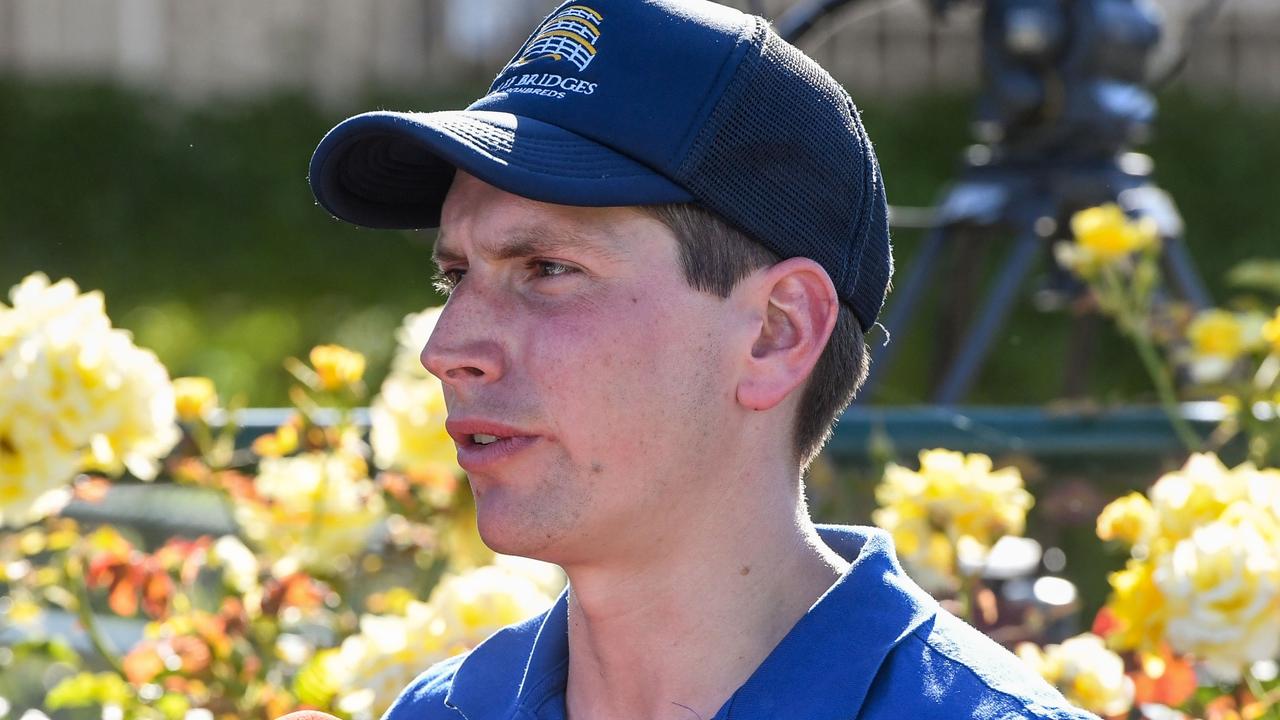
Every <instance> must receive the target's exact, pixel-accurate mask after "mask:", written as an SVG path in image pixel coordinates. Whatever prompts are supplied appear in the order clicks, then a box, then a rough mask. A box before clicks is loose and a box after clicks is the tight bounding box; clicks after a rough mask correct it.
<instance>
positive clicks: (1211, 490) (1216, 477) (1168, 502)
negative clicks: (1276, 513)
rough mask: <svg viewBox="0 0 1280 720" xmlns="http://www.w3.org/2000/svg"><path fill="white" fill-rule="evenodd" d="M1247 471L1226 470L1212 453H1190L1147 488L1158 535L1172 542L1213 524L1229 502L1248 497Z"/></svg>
mask: <svg viewBox="0 0 1280 720" xmlns="http://www.w3.org/2000/svg"><path fill="white" fill-rule="evenodd" d="M1249 483H1250V481H1249V477H1248V474H1247V472H1246V473H1240V472H1234V471H1231V470H1228V469H1227V467H1226V466H1225V465H1223V464H1222V461H1221V460H1219V459H1218V456H1217V455H1215V454H1213V453H1194V454H1192V455H1191V457H1190V458H1188V459H1187V462H1186V463H1185V464H1184V465H1183V466H1182V468H1181V469H1179V470H1175V471H1173V472H1170V473H1166V474H1165V475H1163V476H1161V478H1160V479H1159V480H1157V481H1156V482H1155V484H1154V485H1152V486H1151V490H1150V492H1149V495H1150V497H1151V505H1152V507H1153V508H1154V509H1155V511H1156V516H1157V517H1158V518H1159V524H1160V530H1159V532H1160V534H1161V535H1163V536H1164V537H1165V538H1167V539H1169V540H1170V541H1173V542H1176V541H1177V540H1180V539H1182V538H1185V537H1187V536H1189V535H1190V534H1191V533H1192V532H1193V531H1194V530H1195V529H1196V528H1197V527H1200V526H1202V525H1207V524H1209V523H1211V522H1214V521H1216V520H1217V519H1218V518H1219V517H1220V516H1221V515H1222V511H1223V510H1225V509H1226V508H1227V506H1229V505H1230V504H1231V503H1233V502H1236V501H1237V500H1241V499H1244V498H1247V497H1248V494H1249Z"/></svg>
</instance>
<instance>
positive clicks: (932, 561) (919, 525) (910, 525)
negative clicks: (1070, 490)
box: [873, 450, 1033, 588]
mask: <svg viewBox="0 0 1280 720" xmlns="http://www.w3.org/2000/svg"><path fill="white" fill-rule="evenodd" d="M876 501H877V502H878V503H879V505H880V506H881V510H880V511H878V512H877V513H876V514H875V515H873V519H874V521H875V522H876V524H878V525H879V526H880V527H882V528H884V529H885V530H887V531H889V533H890V534H891V535H893V536H894V541H895V544H899V543H900V544H901V546H900V547H899V548H898V549H899V556H900V557H901V558H902V560H903V563H904V564H905V565H907V566H908V570H909V571H911V572H913V573H914V575H915V576H917V578H918V581H919V582H923V583H925V584H927V585H931V586H933V587H935V588H936V587H938V586H939V585H942V584H943V583H940V582H938V578H937V577H936V575H937V574H939V573H946V572H951V571H952V570H953V569H954V568H955V563H956V555H955V553H956V550H957V549H958V548H961V547H963V548H965V549H966V550H972V551H973V552H966V556H965V558H961V559H963V560H965V565H966V566H967V569H963V570H965V571H966V572H975V571H976V570H977V569H978V568H979V567H980V566H981V563H982V562H983V560H984V556H985V554H986V552H987V551H989V550H990V548H991V546H992V545H993V544H995V542H996V541H997V540H999V539H1000V538H1001V537H1003V536H1005V535H1021V534H1022V531H1023V529H1024V527H1025V524H1026V516H1027V510H1028V509H1030V508H1031V505H1032V503H1033V498H1032V496H1031V494H1030V493H1028V492H1027V491H1026V490H1025V489H1024V488H1023V486H1022V476H1021V474H1020V473H1019V472H1018V469H1017V468H1012V467H1011V468H1003V469H1001V470H994V471H993V470H992V463H991V458H990V457H987V456H986V455H983V454H981V453H974V454H969V455H966V454H964V453H959V452H953V451H950V450H925V451H922V452H921V453H920V470H918V471H915V470H911V469H909V468H905V467H902V466H899V465H897V464H892V463H891V464H890V465H889V466H888V467H886V468H885V475H884V479H883V480H882V481H881V483H880V485H879V486H877V488H876ZM937 536H941V538H943V540H939V539H938V537H937ZM943 541H945V542H946V544H947V548H948V550H947V551H946V552H943V551H942V545H941V543H942V542H943ZM931 575H932V576H935V577H933V578H931V579H930V578H929V576H931ZM949 584H954V583H949Z"/></svg>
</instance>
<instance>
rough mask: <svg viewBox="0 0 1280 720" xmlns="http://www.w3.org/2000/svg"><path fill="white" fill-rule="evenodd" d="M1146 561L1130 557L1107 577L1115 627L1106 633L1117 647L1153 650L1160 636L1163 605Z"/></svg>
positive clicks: (1153, 651)
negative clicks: (1122, 565)
mask: <svg viewBox="0 0 1280 720" xmlns="http://www.w3.org/2000/svg"><path fill="white" fill-rule="evenodd" d="M1153 570H1154V569H1153V567H1152V565H1151V563H1150V562H1146V561H1142V560H1134V559H1130V560H1129V562H1128V563H1127V564H1126V565H1125V567H1124V569H1123V570H1117V571H1116V572H1113V573H1111V574H1110V575H1109V576H1107V580H1108V582H1109V583H1110V584H1111V598H1110V600H1109V601H1108V603H1107V605H1108V607H1110V608H1111V612H1112V614H1113V615H1114V617H1115V619H1116V621H1117V622H1118V623H1119V627H1118V628H1117V629H1116V632H1115V633H1114V634H1112V635H1110V636H1108V641H1109V642H1110V643H1111V644H1112V646H1113V647H1115V648H1116V649H1118V650H1138V651H1141V652H1151V653H1157V652H1158V651H1159V649H1160V643H1161V641H1162V640H1163V639H1164V631H1165V604H1164V597H1163V596H1162V595H1161V593H1160V589H1159V588H1158V587H1157V586H1156V584H1155V580H1154V578H1153V577H1152V575H1153Z"/></svg>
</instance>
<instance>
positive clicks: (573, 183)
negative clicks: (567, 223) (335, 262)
mask: <svg viewBox="0 0 1280 720" xmlns="http://www.w3.org/2000/svg"><path fill="white" fill-rule="evenodd" d="M456 168H461V169H462V170H464V171H466V172H467V173H468V174H471V175H474V176H476V177H478V178H480V179H481V180H484V181H485V182H487V183H489V184H490V185H493V186H495V187H498V188H501V189H503V190H506V191H507V192H510V193H514V194H516V195H520V196H522V197H527V198H530V199H533V200H541V201H543V202H551V203H559V204H563V205H583V206H591V207H604V206H613V205H653V204H660V203H673V202H689V201H691V200H693V196H692V195H690V194H689V192H688V191H686V190H685V189H684V188H682V187H680V186H679V185H676V184H675V183H673V182H671V181H670V180H668V179H667V178H666V177H664V176H662V175H660V174H659V173H657V172H655V171H654V170H652V169H650V168H649V167H647V166H645V165H642V164H640V163H638V162H636V161H635V160H632V159H631V158H629V157H627V156H625V155H622V154H620V153H618V152H615V151H614V150H612V149H610V148H608V147H606V146H604V145H601V144H599V143H596V142H593V141H591V140H588V139H586V138H584V137H582V136H581V135H577V134H575V133H571V132H569V131H567V130H564V129H561V128H559V127H556V126H554V125H550V124H548V123H544V122H540V121H538V120H532V119H530V118H527V117H520V116H516V115H512V114H510V113H500V112H489V111H475V110H459V111H444V112H431V113H395V112H371V113H365V114H363V115H357V116H355V117H352V118H349V119H347V120H346V121H344V122H342V123H341V124H339V125H338V126H337V127H335V128H334V129H333V130H330V131H329V134H328V135H326V136H325V137H324V140H322V141H321V142H320V145H319V146H318V147H317V148H316V152H315V154H314V155H313V156H312V158H311V168H310V173H309V178H310V181H311V190H312V192H313V193H315V196H316V200H318V201H319V202H320V205H321V206H323V207H324V208H325V209H326V210H328V211H329V212H330V213H332V214H333V215H334V216H336V217H338V218H340V219H342V220H346V221H348V222H352V223H355V224H357V225H363V226H365V227H370V228H402V229H403V228H431V227H436V226H438V225H439V222H440V206H441V205H442V204H443V203H444V196H445V193H447V192H448V190H449V185H450V183H451V182H452V180H453V175H454V171H455V169H456Z"/></svg>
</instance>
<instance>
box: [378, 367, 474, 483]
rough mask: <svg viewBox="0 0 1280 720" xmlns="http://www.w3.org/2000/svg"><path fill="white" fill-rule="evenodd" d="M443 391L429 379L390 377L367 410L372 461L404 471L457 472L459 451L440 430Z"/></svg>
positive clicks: (382, 466)
mask: <svg viewBox="0 0 1280 720" xmlns="http://www.w3.org/2000/svg"><path fill="white" fill-rule="evenodd" d="M447 416H448V410H447V408H446V407H445V404H444V390H443V388H442V387H441V385H440V381H439V380H437V379H436V378H435V377H433V376H427V377H410V376H403V375H396V374H392V375H390V376H388V377H387V379H386V380H385V381H384V382H383V383H382V389H381V391H380V392H379V393H378V396H377V397H376V398H374V400H373V403H372V404H371V405H370V408H369V421H370V428H369V444H370V445H371V446H372V447H373V458H374V462H375V463H376V464H377V465H378V467H381V468H383V469H388V470H401V471H404V472H410V473H411V472H414V471H423V472H430V471H432V470H437V471H443V472H447V473H451V474H458V473H461V472H462V470H461V468H459V467H458V461H457V458H458V450H457V447H456V446H455V445H454V444H453V439H452V438H450V437H449V433H448V432H446V431H445V426H444V421H445V418H446V417H447Z"/></svg>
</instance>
